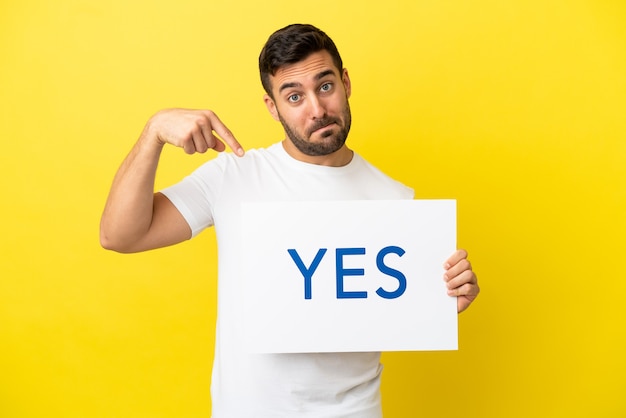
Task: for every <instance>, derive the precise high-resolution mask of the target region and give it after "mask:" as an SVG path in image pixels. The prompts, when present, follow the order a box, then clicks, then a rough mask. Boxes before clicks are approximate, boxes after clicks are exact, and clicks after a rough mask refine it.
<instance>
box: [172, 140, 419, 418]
mask: <svg viewBox="0 0 626 418" xmlns="http://www.w3.org/2000/svg"><path fill="white" fill-rule="evenodd" d="M163 193H164V194H165V195H166V196H167V197H168V198H169V199H170V200H171V201H172V203H173V204H174V205H175V206H176V207H177V208H178V210H179V211H180V212H181V214H182V215H183V216H184V218H185V219H186V220H187V222H188V223H189V226H190V227H191V230H192V233H193V235H194V236H195V235H197V234H198V233H199V232H200V231H202V230H203V229H204V228H206V227H209V226H212V225H214V226H215V229H216V234H217V241H218V277H219V284H218V317H217V331H216V338H215V343H216V346H215V358H214V363H213V376H212V383H211V395H212V405H213V417H214V418H239V417H246V418H247V417H254V418H262V417H268V418H269V417H271V418H277V417H290V418H291V417H295V416H298V417H315V418H323V417H329V418H330V417H333V418H339V417H342V418H344V417H345V418H347V417H358V418H379V417H381V416H382V412H381V404H380V392H379V388H380V373H381V370H382V366H381V365H380V353H319V354H250V353H247V352H246V351H245V349H244V347H243V346H242V343H241V337H240V335H239V334H238V333H239V329H240V327H239V324H238V323H237V321H238V319H239V318H240V316H239V315H237V309H238V303H239V296H240V292H239V289H238V283H239V278H240V277H241V267H242V266H241V263H240V260H239V254H240V253H241V248H242V245H241V218H240V206H241V203H242V202H251V201H307V200H310V201H321V200H367V199H411V198H412V197H413V190H412V189H410V188H408V187H406V186H404V185H402V184H401V183H398V182H397V181H395V180H393V179H391V178H389V177H388V176H386V175H385V174H383V173H382V172H381V171H379V170H378V169H377V168H375V167H374V166H372V165H371V164H369V163H367V162H366V161H365V160H363V158H361V157H360V156H359V155H357V154H356V153H355V154H354V157H353V158H352V161H351V162H350V163H349V164H348V165H346V166H343V167H327V166H320V165H315V164H308V163H304V162H301V161H298V160H295V159H294V158H292V157H291V156H289V154H287V152H286V151H285V150H284V148H283V146H282V144H281V143H277V144H274V145H272V146H271V147H269V148H267V149H257V150H249V151H247V152H246V154H245V156H244V157H242V158H239V157H236V156H234V155H232V154H229V153H222V154H220V155H219V156H218V157H217V158H215V159H214V160H212V161H209V162H207V163H205V164H204V165H202V166H201V167H199V168H198V169H197V170H196V171H195V172H194V173H193V174H191V175H190V176H188V177H186V178H185V179H184V180H182V181H181V182H180V183H178V184H176V185H174V186H172V187H169V188H167V189H165V190H163ZM303 222H306V219H303Z"/></svg>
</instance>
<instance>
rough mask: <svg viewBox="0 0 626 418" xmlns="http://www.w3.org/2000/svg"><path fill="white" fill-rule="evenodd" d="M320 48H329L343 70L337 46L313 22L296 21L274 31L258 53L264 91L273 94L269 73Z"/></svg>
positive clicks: (271, 73)
mask: <svg viewBox="0 0 626 418" xmlns="http://www.w3.org/2000/svg"><path fill="white" fill-rule="evenodd" d="M318 51H327V52H328V53H329V54H330V56H331V57H332V59H333V63H334V64H335V66H336V67H337V69H338V70H339V71H340V72H341V70H343V61H342V60H341V56H340V55H339V51H338V50H337V46H335V43H334V42H333V40H332V39H330V37H329V36H328V35H326V34H325V33H324V32H323V31H321V30H320V29H318V28H316V27H315V26H313V25H307V24H299V23H298V24H293V25H288V26H285V27H284V28H282V29H279V30H277V31H276V32H274V33H273V34H272V35H271V36H270V37H269V39H268V40H267V42H266V43H265V46H264V47H263V49H262V50H261V54H260V55H259V72H260V73H261V84H263V88H264V89H265V92H266V93H267V94H269V95H270V97H272V98H273V97H274V96H273V95H272V84H271V82H270V76H273V75H275V74H276V71H278V69H279V68H280V67H282V66H284V65H289V64H295V63H296V62H299V61H302V60H303V59H306V58H307V57H308V56H309V55H311V54H312V53H314V52H318Z"/></svg>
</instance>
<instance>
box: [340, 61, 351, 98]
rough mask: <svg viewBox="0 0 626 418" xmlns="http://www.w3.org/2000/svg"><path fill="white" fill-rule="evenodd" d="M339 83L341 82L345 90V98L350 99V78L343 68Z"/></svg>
mask: <svg viewBox="0 0 626 418" xmlns="http://www.w3.org/2000/svg"><path fill="white" fill-rule="evenodd" d="M341 81H343V87H344V88H345V89H346V97H347V98H350V95H351V94H352V84H351V83H350V76H349V75H348V70H347V69H345V68H344V69H343V74H342V77H341Z"/></svg>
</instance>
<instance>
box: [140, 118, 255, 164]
mask: <svg viewBox="0 0 626 418" xmlns="http://www.w3.org/2000/svg"><path fill="white" fill-rule="evenodd" d="M144 133H145V134H146V135H147V136H148V137H151V138H154V139H156V140H157V141H158V143H160V144H161V145H164V144H171V145H174V146H177V147H180V148H182V149H184V150H185V152H186V153H187V154H194V153H196V152H199V153H204V152H206V151H207V150H209V149H213V150H215V151H217V152H222V151H224V150H225V149H226V145H228V146H229V147H230V149H232V150H233V152H234V153H235V154H236V155H238V156H240V157H241V156H242V155H243V154H244V150H243V147H242V146H241V144H239V142H238V141H237V139H235V136H234V135H233V134H232V132H231V131H230V130H229V129H228V128H227V127H226V125H224V124H223V123H222V121H221V120H220V119H219V118H218V117H217V115H216V114H215V113H214V112H212V111H211V110H189V109H166V110H162V111H160V112H158V113H156V114H155V115H154V116H152V118H150V120H149V121H148V123H147V124H146V128H145V131H144ZM215 134H217V135H218V136H219V137H218V136H216V135H215Z"/></svg>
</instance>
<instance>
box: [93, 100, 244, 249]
mask: <svg viewBox="0 0 626 418" xmlns="http://www.w3.org/2000/svg"><path fill="white" fill-rule="evenodd" d="M213 131H215V132H216V133H217V134H218V135H219V136H220V137H221V138H222V140H223V141H224V142H222V140H220V139H219V138H217V137H216V136H215V135H214V134H213ZM224 143H226V144H228V145H229V146H230V148H231V149H232V150H233V151H234V152H235V153H236V154H237V155H239V156H242V155H243V153H244V151H243V148H242V147H241V145H240V144H239V142H237V140H236V139H235V137H234V136H233V134H232V133H231V132H230V130H229V129H228V128H227V127H226V126H225V125H224V124H223V123H222V122H221V121H220V120H219V118H218V117H217V115H215V113H213V112H211V111H209V110H185V109H170V110H163V111H161V112H159V113H157V114H156V115H154V116H153V117H152V118H150V120H149V121H148V123H147V124H146V127H145V128H144V130H143V132H142V134H141V136H140V137H139V140H138V141H137V143H136V144H135V146H134V147H133V149H132V150H131V152H130V153H129V154H128V156H127V157H126V159H125V160H124V162H123V163H122V165H121V166H120V168H119V170H118V172H117V174H116V175H115V178H114V179H113V184H112V186H111V191H110V192H109V197H108V199H107V202H106V205H105V208H104V212H103V214H102V219H101V221H100V244H101V245H102V246H103V247H104V248H106V249H109V250H114V251H118V252H124V253H128V252H138V251H145V250H150V249H154V248H160V247H165V246H168V245H172V244H176V243H179V242H181V241H184V240H186V239H189V238H190V237H191V229H190V228H189V225H188V224H187V222H186V221H185V219H184V218H183V216H182V215H181V214H180V212H179V211H178V209H176V207H175V206H174V205H173V204H172V203H171V202H170V201H169V199H167V197H165V196H164V195H162V194H160V193H154V180H155V176H156V170H157V166H158V162H159V158H160V156H161V151H162V150H163V147H164V146H165V144H171V145H174V146H177V147H180V148H183V149H184V150H185V152H186V153H187V154H193V153H196V152H200V153H204V152H206V151H207V150H208V149H213V150H215V151H218V152H221V151H224V150H225V149H226V146H225V144H224Z"/></svg>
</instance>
